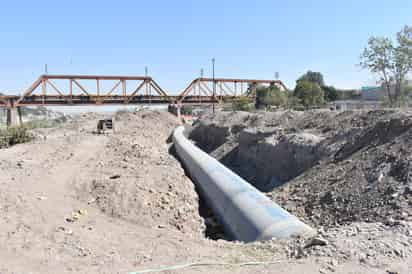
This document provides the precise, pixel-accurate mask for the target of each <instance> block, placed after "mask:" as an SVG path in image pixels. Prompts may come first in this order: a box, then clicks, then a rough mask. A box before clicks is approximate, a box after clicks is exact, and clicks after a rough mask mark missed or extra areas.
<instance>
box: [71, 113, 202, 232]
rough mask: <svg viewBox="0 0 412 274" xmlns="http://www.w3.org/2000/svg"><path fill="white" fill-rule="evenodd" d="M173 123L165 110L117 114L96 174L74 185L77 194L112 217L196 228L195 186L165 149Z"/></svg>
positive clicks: (185, 229) (198, 222)
mask: <svg viewBox="0 0 412 274" xmlns="http://www.w3.org/2000/svg"><path fill="white" fill-rule="evenodd" d="M178 124H179V122H178V120H177V119H176V118H175V117H173V116H171V115H170V114H168V113H166V112H157V111H138V112H134V113H131V112H123V113H119V114H117V115H116V116H115V123H114V126H115V132H114V134H112V135H111V138H110V139H109V141H108V142H107V143H106V145H105V148H104V150H103V151H102V152H101V157H100V160H99V162H98V163H97V165H96V167H95V169H94V171H95V176H94V178H93V179H92V180H89V181H87V182H85V184H83V185H80V186H78V187H79V189H80V190H79V195H80V196H83V199H90V200H92V201H94V202H95V203H96V204H97V206H98V207H99V208H100V209H101V210H102V211H103V212H105V213H106V214H108V215H110V216H111V217H116V218H122V219H124V220H127V221H130V222H135V223H141V224H143V225H145V226H148V227H154V226H161V227H166V226H171V227H174V228H175V229H178V230H181V231H183V232H190V233H201V231H202V229H203V226H202V221H201V218H200V217H199V215H198V208H197V205H198V200H197V195H196V193H195V191H194V186H193V184H192V182H191V181H190V180H189V179H188V178H187V177H186V176H185V175H184V172H183V169H182V168H181V167H180V165H179V162H177V161H176V159H174V158H173V156H171V155H170V154H169V153H168V150H169V146H170V145H171V144H167V139H168V137H169V136H170V134H171V132H172V131H173V129H174V128H175V127H176V126H177V125H178ZM132 178H134V179H132Z"/></svg>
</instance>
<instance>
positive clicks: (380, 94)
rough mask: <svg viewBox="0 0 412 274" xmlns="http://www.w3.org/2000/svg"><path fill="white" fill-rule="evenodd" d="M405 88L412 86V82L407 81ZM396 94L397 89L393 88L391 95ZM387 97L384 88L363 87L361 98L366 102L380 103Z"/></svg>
mask: <svg viewBox="0 0 412 274" xmlns="http://www.w3.org/2000/svg"><path fill="white" fill-rule="evenodd" d="M405 82H406V83H405V86H412V80H406V81H405ZM394 92H395V87H394V86H391V88H390V93H391V94H392V93H394ZM386 96H387V92H386V89H385V88H384V87H383V86H375V87H362V88H361V98H362V100H366V101H379V100H382V99H383V98H384V97H386Z"/></svg>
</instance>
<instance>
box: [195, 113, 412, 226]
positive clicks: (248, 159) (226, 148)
mask: <svg viewBox="0 0 412 274" xmlns="http://www.w3.org/2000/svg"><path fill="white" fill-rule="evenodd" d="M209 129H211V130H209ZM214 137H215V138H214ZM411 137H412V114H411V113H410V112H402V111H396V110H376V111H348V112H332V111H308V112H294V111H283V112H275V113H253V114H252V113H245V112H240V113H237V112H231V113H225V112H223V113H218V114H217V115H215V116H213V115H209V116H206V117H204V118H202V119H201V120H200V121H198V122H197V124H196V125H195V127H194V129H193V130H192V132H191V138H192V139H194V140H195V141H196V142H197V143H198V145H199V146H201V147H203V148H205V144H207V146H206V149H207V151H209V152H210V153H211V154H212V155H213V156H214V157H216V158H218V159H219V160H220V161H222V162H223V163H224V164H225V165H227V166H228V167H230V168H232V169H233V170H234V171H235V172H237V173H238V174H239V175H241V176H242V177H244V178H245V179H246V180H248V181H249V182H251V183H252V184H254V185H255V186H256V187H257V188H259V189H260V190H262V191H265V192H267V193H268V195H269V196H270V197H271V198H272V199H273V200H275V201H276V202H277V203H279V204H281V205H282V206H284V207H286V208H287V209H288V210H290V211H291V212H292V213H294V214H296V215H297V216H299V217H301V218H303V219H305V220H306V221H307V222H309V223H311V224H314V225H322V226H335V225H339V224H346V223H351V222H359V221H367V222H373V221H379V222H385V223H392V224H393V223H396V222H398V221H402V220H412V207H411V205H412V196H411V190H412V175H411V174H412V164H411V159H412V158H411V156H410V154H411V150H412V146H411V145H412V138H411ZM210 139H212V140H214V143H213V146H210V142H209V140H210Z"/></svg>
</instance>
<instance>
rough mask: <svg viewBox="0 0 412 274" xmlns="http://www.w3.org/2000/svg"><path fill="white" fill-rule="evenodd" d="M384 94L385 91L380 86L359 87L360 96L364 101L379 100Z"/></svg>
mask: <svg viewBox="0 0 412 274" xmlns="http://www.w3.org/2000/svg"><path fill="white" fill-rule="evenodd" d="M385 95H386V92H385V89H384V88H383V87H382V86H378V87H362V88H361V97H362V99H363V100H366V101H379V100H382V99H383V98H384V97H385Z"/></svg>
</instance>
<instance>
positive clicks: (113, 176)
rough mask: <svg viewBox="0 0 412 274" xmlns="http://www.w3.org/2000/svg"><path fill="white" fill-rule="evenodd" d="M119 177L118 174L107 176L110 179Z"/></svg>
mask: <svg viewBox="0 0 412 274" xmlns="http://www.w3.org/2000/svg"><path fill="white" fill-rule="evenodd" d="M119 178H120V174H115V175H112V176H110V177H109V179H112V180H114V179H119Z"/></svg>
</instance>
